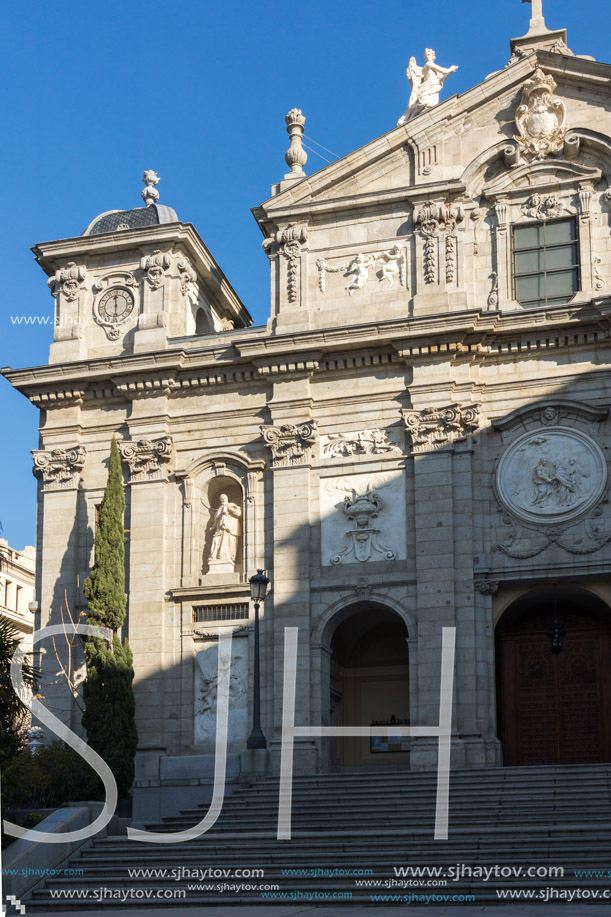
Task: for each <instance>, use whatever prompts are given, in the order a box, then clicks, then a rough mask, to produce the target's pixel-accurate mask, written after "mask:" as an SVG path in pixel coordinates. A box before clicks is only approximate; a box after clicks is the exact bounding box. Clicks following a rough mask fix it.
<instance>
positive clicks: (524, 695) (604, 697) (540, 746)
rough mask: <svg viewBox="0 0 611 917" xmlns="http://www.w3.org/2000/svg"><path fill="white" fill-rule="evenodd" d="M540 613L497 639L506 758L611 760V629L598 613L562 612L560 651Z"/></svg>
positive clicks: (521, 761)
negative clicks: (553, 646)
mask: <svg viewBox="0 0 611 917" xmlns="http://www.w3.org/2000/svg"><path fill="white" fill-rule="evenodd" d="M552 620H553V614H539V615H536V616H535V617H530V616H529V618H528V620H527V621H522V622H520V623H517V624H516V625H514V626H512V627H509V628H508V629H507V630H505V631H503V630H501V632H500V634H499V636H498V639H497V673H498V710H499V726H500V733H499V734H500V738H501V741H502V743H503V755H504V762H505V764H506V765H523V766H524V765H529V764H590V763H595V762H600V761H610V760H611V740H610V739H611V718H610V713H611V629H610V628H609V627H608V626H607V625H606V622H605V623H603V622H601V621H599V620H597V619H596V618H594V617H590V616H588V615H580V614H568V615H563V616H562V623H563V625H564V627H565V629H566V636H565V638H564V647H563V649H562V651H561V652H560V653H558V655H554V654H553V653H552V652H551V650H550V639H549V637H548V636H547V632H548V630H549V628H550V625H551V623H552Z"/></svg>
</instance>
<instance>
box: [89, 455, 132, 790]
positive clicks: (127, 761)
mask: <svg viewBox="0 0 611 917" xmlns="http://www.w3.org/2000/svg"><path fill="white" fill-rule="evenodd" d="M124 512H125V495H124V493H123V479H122V476H121V459H120V457H119V449H118V447H117V443H116V441H115V439H114V438H113V440H112V443H111V447H110V463H109V467H108V482H107V484H106V490H105V491H104V498H103V500H102V505H101V507H100V517H99V520H98V526H97V531H96V537H95V557H94V564H93V567H92V569H91V572H90V574H89V576H88V577H87V579H86V580H85V582H84V584H83V592H84V593H85V595H86V596H87V598H88V600H89V617H88V619H87V621H88V623H89V624H97V625H99V626H102V627H108V628H110V629H111V630H112V631H113V632H114V637H113V641H112V644H111V645H108V644H107V643H106V642H105V641H104V640H98V639H96V638H94V637H88V638H87V640H86V641H85V659H86V662H87V679H86V681H85V684H84V686H83V700H84V701H85V712H84V714H83V719H82V722H83V727H84V728H85V729H86V731H87V741H88V744H89V745H90V746H91V748H93V749H94V751H97V752H98V754H100V755H101V756H102V757H103V758H104V760H105V761H106V763H107V764H108V766H109V767H110V769H111V770H112V772H113V774H114V776H115V780H116V781H117V786H118V789H119V795H120V796H121V797H127V795H128V793H129V789H130V787H131V785H132V782H133V779H134V757H135V754H136V746H137V744H138V733H137V731H136V721H135V701H134V692H133V688H132V682H133V679H134V667H133V656H132V652H131V650H130V648H129V645H128V643H127V641H125V643H124V644H122V643H121V640H120V639H119V637H118V636H117V631H118V630H119V628H120V627H121V626H122V624H123V622H124V620H125V613H126V607H127V606H126V599H125V530H124V528H123V514H124Z"/></svg>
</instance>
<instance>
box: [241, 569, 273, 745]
mask: <svg viewBox="0 0 611 917" xmlns="http://www.w3.org/2000/svg"><path fill="white" fill-rule="evenodd" d="M249 583H250V598H251V599H252V601H253V602H254V603H255V683H254V690H253V718H252V731H251V733H250V735H249V736H248V740H247V742H246V748H267V742H266V740H265V736H264V735H263V733H262V732H261V683H260V678H259V605H260V604H261V602H264V601H265V596H266V593H267V587H268V586H269V579H268V578H267V576H265V574H264V573H263V570H257V572H256V573H255V575H254V576H251V577H250V580H249Z"/></svg>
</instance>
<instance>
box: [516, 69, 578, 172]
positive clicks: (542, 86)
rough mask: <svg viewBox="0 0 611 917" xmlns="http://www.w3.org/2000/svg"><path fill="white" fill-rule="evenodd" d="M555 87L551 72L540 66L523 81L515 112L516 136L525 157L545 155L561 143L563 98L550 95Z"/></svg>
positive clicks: (533, 157) (530, 158)
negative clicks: (517, 132) (520, 99)
mask: <svg viewBox="0 0 611 917" xmlns="http://www.w3.org/2000/svg"><path fill="white" fill-rule="evenodd" d="M555 88H556V82H555V80H554V78H553V76H551V75H550V74H545V73H543V71H542V70H541V69H540V68H538V69H537V70H536V71H535V74H534V76H533V77H532V78H531V79H529V80H526V82H525V83H524V87H523V90H522V101H521V104H520V105H519V107H518V110H517V112H516V126H517V128H518V131H519V136H516V138H515V139H516V140H517V142H518V146H519V148H520V152H521V153H522V155H523V156H524V157H525V158H526V159H529V160H537V159H545V158H546V157H547V156H549V154H550V153H555V152H557V151H558V150H559V149H561V147H562V145H563V143H564V135H565V134H566V131H567V124H566V108H565V106H564V102H561V101H560V99H554V98H553V97H552V96H553V92H554V89H555Z"/></svg>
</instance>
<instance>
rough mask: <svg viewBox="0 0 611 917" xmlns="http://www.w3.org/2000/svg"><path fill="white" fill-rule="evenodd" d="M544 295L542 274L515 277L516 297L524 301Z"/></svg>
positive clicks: (519, 300)
mask: <svg viewBox="0 0 611 917" xmlns="http://www.w3.org/2000/svg"><path fill="white" fill-rule="evenodd" d="M544 295H545V292H544V289H543V274H539V275H538V276H535V277H516V299H517V300H518V302H525V301H526V300H528V299H540V298H541V297H542V296H544Z"/></svg>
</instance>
